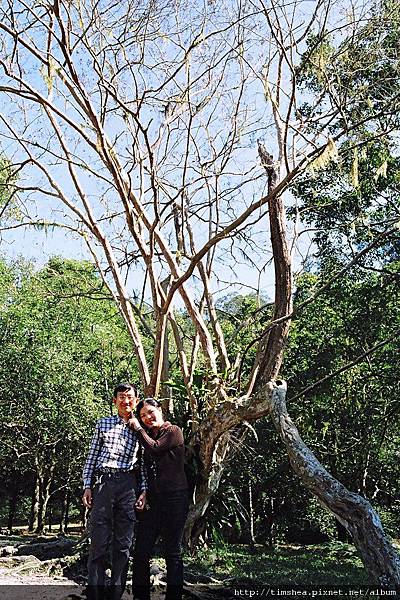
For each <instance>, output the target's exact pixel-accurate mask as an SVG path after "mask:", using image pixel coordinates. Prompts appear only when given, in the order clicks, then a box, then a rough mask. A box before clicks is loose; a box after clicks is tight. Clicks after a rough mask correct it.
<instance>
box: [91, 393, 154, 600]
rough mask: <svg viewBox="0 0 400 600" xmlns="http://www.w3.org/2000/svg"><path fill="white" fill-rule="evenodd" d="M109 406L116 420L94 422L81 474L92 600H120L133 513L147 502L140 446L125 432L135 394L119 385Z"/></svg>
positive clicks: (130, 433) (132, 524)
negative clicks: (87, 514) (87, 522)
mask: <svg viewBox="0 0 400 600" xmlns="http://www.w3.org/2000/svg"><path fill="white" fill-rule="evenodd" d="M113 402H114V404H115V406H116V408H117V411H118V415H114V416H112V417H103V418H102V419H99V421H97V424H96V430H95V433H94V436H93V439H92V443H91V446H90V450H89V454H88V457H87V460H86V463H85V466H84V469H83V485H84V488H85V491H84V494H83V497H82V502H83V504H84V506H86V507H87V508H91V509H92V511H91V517H90V537H91V544H90V551H89V561H88V597H89V598H90V599H91V600H102V599H103V598H106V595H105V592H106V591H108V594H107V597H108V598H110V599H111V600H119V599H120V598H121V596H122V594H123V591H124V588H125V583H126V576H127V571H128V561H129V550H130V547H131V544H132V539H133V534H134V526H135V521H136V516H135V507H136V509H137V510H143V508H144V506H145V500H146V476H145V471H144V466H143V460H142V458H140V457H141V452H139V441H138V437H137V434H136V432H135V431H132V430H131V429H130V428H129V426H128V420H129V418H130V417H131V416H132V411H133V410H134V409H135V407H136V405H137V403H138V397H137V390H136V388H135V387H134V386H133V385H130V384H124V383H122V384H119V385H118V386H117V387H116V388H115V390H114V394H113ZM138 490H139V491H140V495H139V497H137V493H138ZM111 544H112V570H111V587H110V588H107V590H106V588H105V570H106V567H107V559H108V553H109V548H110V547H111Z"/></svg>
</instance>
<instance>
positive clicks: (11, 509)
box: [7, 488, 18, 533]
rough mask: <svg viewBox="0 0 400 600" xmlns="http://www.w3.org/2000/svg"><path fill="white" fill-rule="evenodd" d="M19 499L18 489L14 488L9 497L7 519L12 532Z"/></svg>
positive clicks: (9, 529) (8, 527)
mask: <svg viewBox="0 0 400 600" xmlns="http://www.w3.org/2000/svg"><path fill="white" fill-rule="evenodd" d="M17 500H18V490H17V489H16V488H13V490H12V493H11V496H10V497H9V499H8V519H7V529H8V531H9V532H10V533H12V530H13V525H14V519H15V512H16V508H17Z"/></svg>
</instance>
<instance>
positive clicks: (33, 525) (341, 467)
mask: <svg viewBox="0 0 400 600" xmlns="http://www.w3.org/2000/svg"><path fill="white" fill-rule="evenodd" d="M6 4H7V6H6ZM397 8H398V6H396V2H391V1H382V2H373V3H349V2H343V3H342V4H341V5H340V6H339V4H337V3H336V5H335V9H334V10H333V7H332V5H331V3H330V2H324V1H318V2H316V3H314V4H313V6H312V7H310V3H307V2H294V3H285V2H270V3H267V4H264V3H262V2H260V3H258V2H248V3H246V2H243V3H238V4H235V5H234V4H233V3H227V4H226V5H224V7H222V5H217V4H214V3H213V2H209V3H208V4H207V6H205V5H204V6H203V5H200V4H197V3H189V4H185V3H176V4H174V5H173V7H172V4H171V3H168V2H166V3H163V4H162V3H152V2H150V3H146V2H137V3H128V5H127V7H126V10H125V9H122V8H121V7H120V8H118V9H115V7H114V5H113V4H112V3H108V2H104V3H93V4H91V3H90V2H82V3H81V2H77V3H74V2H71V3H69V2H64V3H63V2H61V3H59V2H58V1H55V2H54V3H53V4H49V5H46V6H44V5H42V4H40V3H38V4H37V6H36V4H35V6H33V7H29V6H28V5H26V6H25V4H24V3H23V2H15V3H13V2H10V3H5V4H4V6H3V8H2V19H1V25H0V27H1V29H2V31H3V34H4V42H3V44H2V48H1V52H2V58H1V67H2V79H1V84H0V93H1V97H2V116H1V123H2V129H1V132H0V136H1V143H2V148H3V155H2V162H1V166H2V169H1V173H2V175H1V177H2V184H1V185H2V188H1V189H2V194H1V207H2V208H1V230H2V235H3V236H4V241H3V253H4V258H3V259H2V261H1V265H0V267H1V269H0V277H1V295H0V301H1V307H0V332H1V340H2V344H1V347H0V353H1V360H0V388H1V413H0V433H1V437H0V450H1V452H0V456H1V458H0V477H1V481H0V486H1V492H2V494H1V501H0V519H1V521H2V524H3V525H4V526H5V527H7V529H8V530H10V531H11V530H12V529H13V527H14V526H15V525H19V524H26V525H27V526H29V529H30V530H32V531H36V532H39V533H40V532H42V531H43V530H44V528H48V529H49V528H50V529H53V530H54V528H56V529H59V531H61V532H65V531H66V530H67V527H68V523H70V522H71V521H76V520H82V519H83V513H82V507H81V505H80V497H81V493H82V489H81V479H80V477H81V469H82V465H83V462H84V457H85V453H86V451H87V448H88V443H89V440H90V437H91V433H92V431H93V428H94V423H95V421H96V419H97V418H98V417H99V416H102V415H104V414H108V413H109V412H110V410H111V402H110V398H111V394H112V388H113V385H114V383H115V382H119V381H126V380H130V381H133V382H135V383H137V384H138V385H139V387H140V389H141V390H142V393H143V395H155V396H157V397H159V398H161V399H162V401H163V403H164V408H165V411H166V412H167V413H168V414H170V415H171V418H172V419H173V420H174V421H175V422H177V423H178V424H179V425H180V426H181V427H182V428H183V430H184V433H185V437H186V439H187V441H188V464H187V468H188V474H189V476H190V479H191V485H192V489H193V498H194V503H193V507H192V512H191V516H190V518H189V522H188V523H189V525H188V532H187V539H188V541H189V542H190V544H191V546H192V547H195V546H196V545H197V546H199V545H201V544H204V543H210V541H211V540H214V541H220V542H221V541H222V542H224V543H229V544H233V543H250V544H255V543H262V544H269V545H270V546H272V545H274V544H276V543H278V542H299V543H318V542H322V541H328V540H336V539H338V540H342V541H349V540H350V539H351V536H353V537H354V539H355V543H356V546H357V548H358V549H359V550H360V548H361V550H360V553H361V556H362V558H363V560H364V564H365V565H366V567H367V569H372V573H373V575H374V576H376V577H378V578H379V577H389V580H390V581H397V582H398V581H399V580H400V571H399V559H398V557H396V555H394V554H390V552H391V551H388V550H382V549H381V548H380V547H378V546H377V544H372V545H375V546H376V548H375V549H374V550H372V549H371V548H368V547H367V546H368V544H366V543H365V538H367V537H368V536H369V533H367V534H366V533H365V532H364V534H363V535H364V541H363V540H361V541H360V537H362V536H361V535H360V529H359V527H363V526H364V525H362V526H361V525H360V526H359V525H358V524H357V523H358V515H357V514H356V513H357V511H356V512H355V513H354V512H353V513H352V510H353V508H354V506H356V505H357V506H358V508H360V507H362V510H366V511H367V512H368V511H369V510H370V509H369V508H368V507H369V506H370V505H369V504H365V503H364V502H363V499H366V500H368V501H369V502H370V504H371V505H372V506H373V508H374V509H375V510H376V511H377V513H378V515H379V517H380V520H381V522H382V524H383V527H384V529H385V531H386V533H387V534H388V535H389V536H392V537H395V538H396V537H397V538H398V537H399V529H400V512H399V504H400V500H399V498H400V496H399V486H400V483H399V481H400V476H399V475H400V473H399V435H400V434H399V393H398V392H399V382H398V364H399V363H398V353H399V343H398V338H399V328H400V324H399V320H400V319H399V307H400V305H399V293H400V291H399V289H400V288H399V285H398V284H399V276H400V262H399V235H398V232H399V201H398V193H399V189H398V188H399V156H398V147H397V142H398V126H399V114H400V112H399V107H400V103H399V81H400V78H399V25H400V22H399V15H398V10H397ZM121 11H122V12H121ZM188 11H189V12H190V15H191V17H192V21H191V22H190V27H189V26H187V14H188ZM185 19H186V20H185ZM260 162H261V164H260ZM285 213H286V214H285ZM286 218H287V220H286ZM21 228H25V229H28V230H30V229H33V230H35V231H36V235H38V233H37V232H39V233H40V232H41V233H42V234H43V235H47V236H49V237H50V238H51V237H52V236H54V237H53V238H52V239H55V240H57V239H58V240H60V241H59V243H60V244H62V243H64V242H63V241H62V240H63V238H61V237H58V238H57V235H59V234H58V233H55V232H56V231H59V230H61V231H62V232H65V231H68V232H69V233H70V238H69V239H70V241H69V242H68V248H69V247H70V244H71V248H72V241H74V240H75V241H76V243H77V244H78V245H79V247H81V246H80V245H81V244H83V245H85V246H87V257H88V259H87V260H86V259H85V260H76V259H74V257H73V251H72V250H71V256H70V257H68V256H65V254H66V252H65V249H64V252H63V254H64V257H60V256H58V257H57V256H53V257H51V258H49V259H48V260H47V261H46V262H45V263H42V264H41V266H40V267H39V268H35V265H34V264H32V263H30V262H29V261H28V260H26V259H24V252H23V249H21V256H20V257H18V258H15V257H14V258H13V259H10V258H7V245H6V242H7V236H8V235H10V232H15V231H19V230H20V229H21ZM270 238H271V242H272V246H270V245H269V240H270ZM16 239H17V240H18V238H16ZM20 239H21V238H20ZM24 239H25V240H29V237H25V238H24ZM78 240H81V241H80V242H79V241H78ZM67 254H68V253H67ZM89 257H90V260H89ZM293 270H294V273H293ZM227 272H229V276H228V275H227ZM292 282H294V286H293V287H292ZM178 294H179V295H180V300H179V301H176V300H175V296H177V295H178ZM272 296H274V297H272ZM289 325H290V328H289ZM278 376H279V378H280V379H278ZM270 379H271V380H274V381H276V380H277V381H278V384H277V385H278V387H280V388H281V387H282V384H281V380H283V379H284V380H286V381H287V384H288V392H287V405H288V407H289V410H290V414H291V418H292V419H293V421H294V422H295V423H296V424H297V427H298V429H299V430H300V432H301V435H302V438H303V440H304V442H305V443H306V445H307V446H308V448H311V449H312V451H313V453H314V455H312V456H311V455H310V454H308V450H304V446H302V445H301V443H300V442H298V441H297V438H296V435H297V434H296V433H293V432H295V431H296V430H295V429H290V428H291V427H292V425H291V423H292V421H291V420H287V419H288V416H287V414H286V413H285V410H286V409H283V408H282V406H281V408H279V407H278V405H277V404H276V403H275V404H274V401H273V394H274V392H273V391H272V392H271V391H266V390H271V389H272V388H269V387H268V382H269V380H270ZM274 389H275V388H274ZM271 398H272V400H271ZM277 407H278V408H277ZM279 410H281V412H279ZM268 415H270V416H272V418H265V417H268ZM279 423H280V424H281V425H279ZM282 423H284V425H282ZM285 424H286V425H287V424H289V425H287V427H289V429H290V430H289V435H286V434H287V431H286V434H285V427H286V425H285ZM280 427H281V429H280ZM276 429H278V433H279V434H280V437H281V439H282V440H283V442H284V444H282V443H281V441H280V438H279V436H277V434H276V431H275V430H276ZM289 438H290V439H292V440H293V439H295V443H294V445H293V444H292V445H291V442H290V441H288V440H289ZM315 457H316V458H317V459H318V460H319V461H320V463H322V464H323V465H324V467H325V468H326V469H327V471H329V473H330V474H331V476H333V478H334V480H338V481H340V482H341V483H342V484H344V486H345V488H346V489H347V491H346V490H344V489H342V488H337V487H335V486H336V483H332V482H334V480H332V479H330V476H329V477H328V475H325V473H323V472H322V471H320V470H319V467H317V470H315V465H316V463H315V460H314V459H315ZM299 461H300V462H299ZM302 461H303V462H302ZM300 463H301V465H302V466H300V467H299V464H300ZM304 465H305V466H304ZM292 468H293V469H294V471H295V472H296V473H293V471H292ZM296 474H297V475H296ZM299 474H300V479H302V481H300V479H299V477H298V475H299ZM303 484H304V485H303ZM329 486H333V488H335V490H338V492H337V493H338V494H339V496H340V494H342V496H340V497H341V498H344V497H346V502H347V500H349V498H350V500H349V502H350V501H351V502H353V504H354V506H353V504H352V505H351V507H350V508H349V507H347V508H346V510H344V509H343V512H341V509H339V508H338V506H339V504H340V503H337V502H336V500H335V499H334V500H333V501H332V502H331V503H330V500H329V498H328V495H329V494H330V496H331V497H332V496H333V493H332V489H333V488H330V487H329ZM328 488H329V490H330V491H329V494H328V495H327V493H326V489H328ZM311 492H313V494H312V493H311ZM348 492H350V496H346V494H347V493H348ZM335 493H336V492H335ZM316 498H319V500H320V502H318V501H317V500H316ZM351 502H350V504H351ZM321 503H322V504H323V505H324V506H325V507H328V508H329V511H326V510H325V509H324V508H322V507H321V505H320V504H321ZM357 503H358V504H357ZM350 504H349V505H348V506H350ZM346 506H347V505H346ZM352 507H353V508H352ZM360 510H361V508H360ZM371 510H372V509H371ZM363 514H364V513H363ZM353 521H354V522H355V523H356V525H354V528H353V525H352V523H353ZM372 522H373V523H372V525H371V528H372V529H370V530H369V531H370V532H371V531H372V530H373V529H374V527H375V524H376V520H375V521H374V518H372ZM379 531H380V530H379ZM371 535H372V534H371ZM379 535H381V534H380V533H379ZM379 539H381V538H379ZM371 540H372V537H371ZM382 544H383V543H382ZM383 547H385V548H386V546H384V544H383V545H382V548H383ZM373 551H375V552H382V556H384V552H386V551H387V552H389V554H388V555H385V556H386V558H384V559H383V561H382V562H381V563H380V561H379V560H378V566H377V567H376V568H373V567H372V566H371V564H372V561H370V562H369V560H370V556H371V552H373ZM389 555H390V556H389ZM389 558H390V560H389ZM375 562H376V560H375ZM389 563H391V568H390V569H389V570H388V569H387V567H386V566H385V565H387V564H389ZM396 565H397V566H396ZM396 569H397V571H396ZM396 573H397V575H396ZM396 577H397V579H396ZM390 578H392V579H390ZM382 581H383V580H382Z"/></svg>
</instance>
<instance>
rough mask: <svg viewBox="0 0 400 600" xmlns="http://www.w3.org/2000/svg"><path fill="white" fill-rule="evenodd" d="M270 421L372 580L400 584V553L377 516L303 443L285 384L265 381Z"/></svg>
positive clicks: (393, 584)
mask: <svg viewBox="0 0 400 600" xmlns="http://www.w3.org/2000/svg"><path fill="white" fill-rule="evenodd" d="M268 387H269V390H268V394H267V397H268V398H269V399H270V403H271V417H272V421H273V423H274V425H275V427H276V429H277V431H278V433H279V435H280V437H281V439H282V441H283V443H284V444H285V446H286V449H287V452H288V455H289V460H290V463H291V465H292V468H293V470H294V472H295V473H296V475H298V476H299V477H300V479H301V481H302V482H303V483H304V485H305V486H306V487H307V489H309V490H310V491H311V492H312V493H313V494H314V495H315V496H316V497H317V498H318V500H319V502H320V503H321V504H322V506H323V507H324V508H327V509H328V510H329V511H330V512H331V513H332V514H333V515H334V516H335V517H336V518H337V519H338V521H339V522H340V523H342V525H344V527H345V528H346V530H347V531H348V532H349V533H350V535H351V537H352V539H353V542H354V545H355V546H356V548H357V550H358V552H359V553H360V556H361V559H362V561H363V563H364V565H365V568H366V569H367V571H368V573H369V575H370V576H371V577H372V578H373V579H374V583H378V584H379V585H381V586H393V587H394V586H400V557H399V555H398V554H397V552H396V551H395V549H394V547H393V546H392V544H391V543H390V541H389V539H388V538H387V537H386V535H385V532H384V531H383V528H382V524H381V521H380V519H379V516H378V515H377V513H376V512H375V510H374V509H373V508H372V506H371V504H370V503H369V502H368V501H367V500H366V499H365V498H363V497H362V496H359V495H358V494H355V493H353V492H350V491H349V490H348V489H347V488H345V486H344V485H342V484H341V483H340V482H339V481H337V479H335V478H334V477H332V475H330V474H329V473H328V471H327V470H326V469H324V467H323V466H322V465H321V463H320V462H319V461H318V460H317V458H316V457H315V456H314V454H313V453H312V452H311V450H310V449H309V448H308V447H307V446H306V444H305V443H304V442H303V440H302V439H301V437H300V434H299V432H298V430H297V428H296V426H295V424H294V423H293V421H292V420H291V418H290V417H289V415H288V412H287V409H286V402H285V397H286V384H285V382H283V381H276V382H273V383H272V382H271V383H270V384H269V386H268Z"/></svg>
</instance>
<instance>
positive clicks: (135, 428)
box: [128, 417, 142, 431]
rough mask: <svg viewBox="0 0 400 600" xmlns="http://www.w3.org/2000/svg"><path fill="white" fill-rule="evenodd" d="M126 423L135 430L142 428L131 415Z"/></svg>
mask: <svg viewBox="0 0 400 600" xmlns="http://www.w3.org/2000/svg"><path fill="white" fill-rule="evenodd" d="M128 425H129V427H130V428H131V429H134V430H135V431H137V430H138V429H142V426H141V424H140V421H139V420H138V419H137V418H136V417H132V418H131V419H129V421H128Z"/></svg>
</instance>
